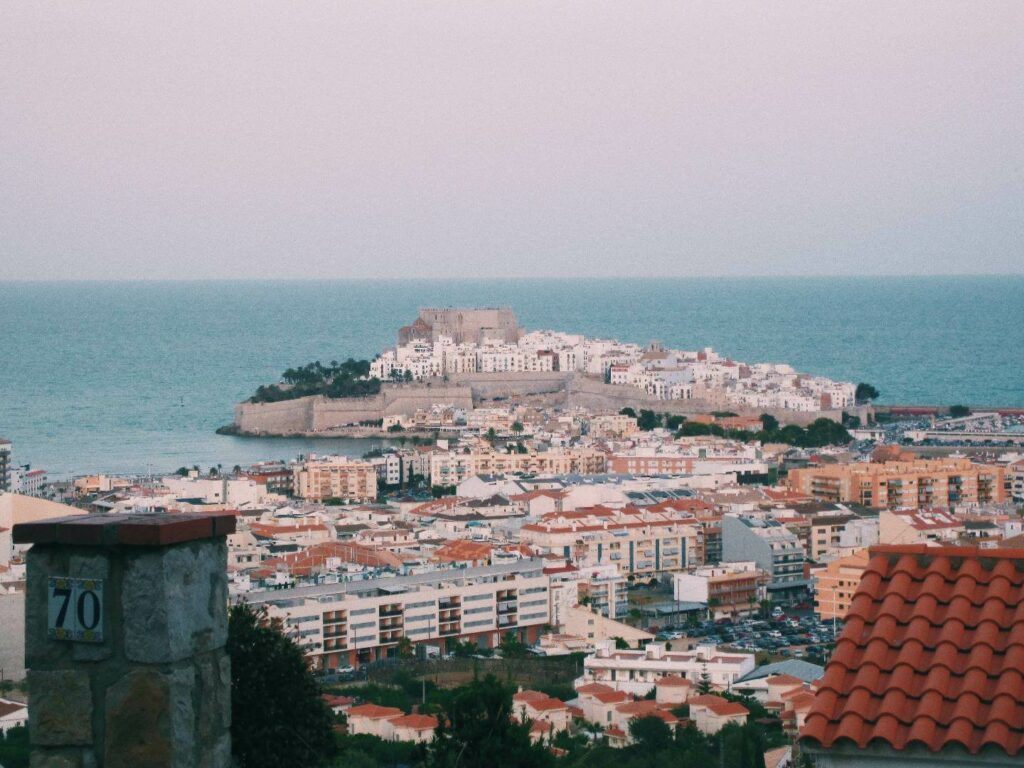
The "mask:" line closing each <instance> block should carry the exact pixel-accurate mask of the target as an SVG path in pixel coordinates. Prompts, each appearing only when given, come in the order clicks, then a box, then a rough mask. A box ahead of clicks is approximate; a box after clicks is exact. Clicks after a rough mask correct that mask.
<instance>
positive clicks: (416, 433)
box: [215, 424, 436, 441]
mask: <svg viewBox="0 0 1024 768" xmlns="http://www.w3.org/2000/svg"><path fill="white" fill-rule="evenodd" d="M215 431H216V434H218V435H225V436H228V437H244V438H251V439H266V438H279V439H295V438H300V439H303V440H336V439H338V438H346V439H349V440H393V441H399V440H401V439H402V438H403V437H404V438H413V437H417V438H420V439H423V438H427V439H431V440H432V439H434V437H435V436H436V431H435V430H423V429H406V430H403V431H401V432H388V431H387V430H386V429H380V428H378V427H360V426H350V427H335V428H332V429H329V430H320V431H318V432H313V431H308V432H302V431H298V432H255V431H247V430H242V429H239V428H238V427H237V426H236V425H234V424H225V425H224V426H222V427H217V429H216V430H215Z"/></svg>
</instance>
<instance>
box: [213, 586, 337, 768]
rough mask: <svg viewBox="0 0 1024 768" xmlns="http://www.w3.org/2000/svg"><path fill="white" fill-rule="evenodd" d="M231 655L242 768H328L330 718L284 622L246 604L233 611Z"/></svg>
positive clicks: (234, 728) (235, 745)
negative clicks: (287, 767)
mask: <svg viewBox="0 0 1024 768" xmlns="http://www.w3.org/2000/svg"><path fill="white" fill-rule="evenodd" d="M227 651H228V654H229V655H230V657H231V741H232V745H231V746H232V751H233V753H234V756H235V759H236V760H237V762H238V765H239V768H277V767H278V766H282V765H302V766H322V765H325V764H326V761H327V760H328V759H329V758H330V756H331V754H332V752H333V748H334V741H333V737H332V734H331V713H330V710H328V709H327V708H326V707H325V706H324V703H323V701H322V700H321V699H320V690H319V687H318V686H317V684H316V681H315V680H314V679H313V675H312V673H311V672H310V670H309V666H308V665H307V663H306V660H305V658H304V657H303V655H302V651H301V650H300V649H299V647H298V646H297V645H295V644H294V643H292V641H291V640H289V639H288V638H287V637H285V636H284V634H282V632H281V627H280V622H277V621H270V620H269V619H268V618H267V614H266V612H265V611H264V610H261V611H259V612H257V611H254V610H253V609H252V608H251V607H250V606H248V605H246V604H245V603H242V604H239V605H236V606H234V607H232V608H231V611H230V613H229V617H228V642H227Z"/></svg>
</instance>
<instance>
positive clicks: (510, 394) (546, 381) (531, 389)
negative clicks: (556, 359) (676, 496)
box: [448, 371, 574, 402]
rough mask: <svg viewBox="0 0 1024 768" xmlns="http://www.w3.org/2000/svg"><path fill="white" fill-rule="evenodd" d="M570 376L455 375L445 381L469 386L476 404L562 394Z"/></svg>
mask: <svg viewBox="0 0 1024 768" xmlns="http://www.w3.org/2000/svg"><path fill="white" fill-rule="evenodd" d="M573 377H574V374H573V373H569V372H566V371H533V372H528V373H457V374H450V375H449V376H448V381H449V382H451V383H454V384H461V385H464V386H468V387H469V388H470V389H471V390H472V392H473V399H474V400H475V401H476V402H479V401H481V400H493V399H494V398H496V397H505V398H515V397H522V396H525V395H542V394H549V393H554V392H565V391H566V389H567V387H568V386H569V382H571V381H572V379H573Z"/></svg>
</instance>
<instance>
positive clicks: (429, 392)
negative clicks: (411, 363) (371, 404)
mask: <svg viewBox="0 0 1024 768" xmlns="http://www.w3.org/2000/svg"><path fill="white" fill-rule="evenodd" d="M383 392H384V405H383V413H382V415H383V416H393V415H395V414H399V413H408V414H413V413H415V412H416V411H417V410H418V409H420V408H429V407H430V406H431V405H435V404H437V405H454V406H455V407H456V408H466V409H467V410H468V409H470V408H472V407H473V392H472V390H471V389H470V387H468V386H465V385H460V384H445V383H443V382H441V383H438V382H434V381H430V382H427V383H425V384H423V385H419V386H408V385H404V386H395V385H384V388H383ZM378 418H380V417H378Z"/></svg>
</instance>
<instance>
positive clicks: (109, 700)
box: [15, 515, 234, 768]
mask: <svg viewBox="0 0 1024 768" xmlns="http://www.w3.org/2000/svg"><path fill="white" fill-rule="evenodd" d="M111 517H121V518H122V520H124V519H125V518H127V519H128V520H131V519H132V518H151V519H150V520H148V521H146V520H144V521H143V522H149V523H152V522H154V521H153V520H152V518H173V519H174V523H173V524H174V525H177V530H178V532H179V533H178V536H177V538H181V537H182V534H181V531H182V528H181V526H182V524H183V523H192V524H193V533H194V531H195V530H201V529H203V525H205V526H206V528H207V529H208V530H209V531H210V534H209V535H206V536H204V537H201V538H198V539H194V540H187V541H180V542H176V543H170V544H167V545H162V544H159V543H158V544H156V545H147V546H137V545H126V544H123V543H121V542H120V541H119V539H118V531H117V529H118V527H120V523H119V522H118V521H110V522H109V524H106V525H105V524H104V521H103V520H97V519H96V518H111ZM89 518H90V519H89V520H87V521H86V523H87V524H82V523H79V524H78V525H77V530H76V531H73V533H74V535H70V536H69V535H61V534H59V533H58V534H55V535H49V534H46V533H45V532H44V534H40V533H39V530H40V529H39V527H38V526H37V527H36V529H34V531H28V532H26V531H22V538H21V540H22V541H31V540H36V543H35V544H34V545H33V546H32V548H31V549H30V550H29V552H28V560H27V563H28V581H27V592H26V665H27V666H28V668H29V672H28V684H29V696H30V698H29V736H30V740H31V743H32V749H33V753H32V766H33V768H193V767H195V768H228V766H229V765H230V763H231V737H230V730H229V729H230V724H231V668H230V660H229V659H228V656H227V652H226V650H225V643H226V641H227V601H228V594H227V579H226V565H227V546H226V542H225V538H224V536H223V535H215V534H216V527H217V526H218V525H219V526H220V527H221V529H222V530H224V531H226V530H227V527H228V526H227V525H226V524H223V523H218V522H216V520H217V519H216V518H207V517H205V516H182V515H154V516H135V515H122V516H108V515H90V516H89ZM182 518H200V519H199V520H198V521H197V520H195V519H193V520H183V519H182ZM221 519H222V520H224V518H221ZM79 520H80V518H79ZM229 520H230V527H231V528H233V527H234V526H233V523H234V520H233V518H232V519H229ZM204 521H205V522H204ZM83 525H84V528H86V529H87V528H89V527H91V528H93V529H98V528H102V529H104V530H103V531H102V532H101V534H100V535H99V536H98V537H97V536H95V535H94V532H93V531H89V530H85V532H84V534H83V533H82V530H83ZM59 526H60V523H58V528H57V530H58V531H59V530H60V528H59ZM15 532H16V534H17V533H18V530H17V528H16V529H15ZM185 533H186V534H187V533H188V532H187V531H186V532H185ZM190 535H191V534H190ZM90 536H91V537H92V538H94V539H95V538H99V539H100V540H101V541H99V542H97V543H87V544H85V543H81V542H82V541H83V540H85V539H89V538H90ZM26 537H27V538H26ZM47 538H51V539H63V541H61V540H56V541H45V539H47ZM120 538H121V539H123V538H125V537H124V536H121V537H120ZM127 538H128V539H129V540H132V536H131V535H129V536H128V537H127ZM151 538H152V537H151ZM170 538H171V539H173V538H175V537H174V536H171V537H170ZM40 539H42V540H40ZM135 539H136V540H138V536H137V534H136V536H135ZM157 541H158V542H159V541H160V539H158V540H157ZM51 576H52V577H70V578H88V579H101V580H103V584H104V614H105V616H104V620H103V632H104V639H103V642H102V643H85V642H72V641H68V640H55V639H50V638H49V637H47V604H48V598H49V590H48V580H49V578H50V577H51Z"/></svg>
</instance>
